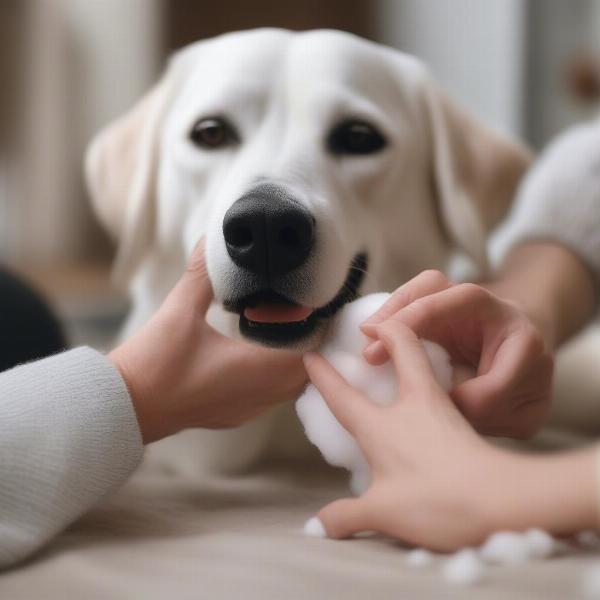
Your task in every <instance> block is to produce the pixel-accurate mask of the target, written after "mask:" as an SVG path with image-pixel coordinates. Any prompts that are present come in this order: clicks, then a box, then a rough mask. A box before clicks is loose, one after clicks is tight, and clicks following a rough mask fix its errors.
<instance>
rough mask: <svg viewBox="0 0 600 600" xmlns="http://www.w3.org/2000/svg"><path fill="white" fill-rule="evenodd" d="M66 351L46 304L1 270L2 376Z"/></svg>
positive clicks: (53, 317) (0, 333) (63, 340)
mask: <svg viewBox="0 0 600 600" xmlns="http://www.w3.org/2000/svg"><path fill="white" fill-rule="evenodd" d="M65 347H66V342H65V338H64V335H63V332H62V330H61V327H60V325H59V323H58V320H57V318H56V317H55V316H54V314H53V313H52V311H51V310H50V308H49V307H48V305H47V304H46V303H45V302H44V300H43V299H42V298H41V297H40V296H39V295H38V294H37V293H36V292H34V291H33V290H32V289H30V288H29V287H28V286H27V285H26V284H25V283H23V282H22V281H20V280H19V279H17V277H15V276H14V275H12V274H11V273H8V272H6V271H2V270H0V372H1V371H5V370H6V369H10V368H11V367H14V366H16V365H18V364H21V363H24V362H28V361H31V360H35V359H38V358H43V357H44V356H48V355H50V354H55V353H56V352H60V351H61V350H64V349H65Z"/></svg>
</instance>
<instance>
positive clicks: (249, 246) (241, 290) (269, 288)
mask: <svg viewBox="0 0 600 600" xmlns="http://www.w3.org/2000/svg"><path fill="white" fill-rule="evenodd" d="M315 234H316V232H315V219H314V217H313V215H312V214H311V213H310V211H309V210H308V209H307V208H306V207H305V206H304V205H302V204H301V203H300V202H298V201H297V200H296V199H295V198H294V197H293V196H291V195H290V194H289V192H287V191H286V190H285V189H283V188H281V187H279V186H277V185H273V184H262V185H259V186H257V187H256V188H254V189H253V190H251V191H250V192H248V193H247V194H245V195H244V196H242V197H241V198H240V199H239V200H237V201H236V202H235V203H234V204H233V205H232V206H231V208H230V209H229V210H228V211H227V213H226V214H225V217H224V219H223V237H224V240H225V245H226V248H227V253H228V254H229V257H230V258H231V260H232V262H233V263H234V264H235V265H236V267H237V268H238V269H239V275H238V276H237V277H236V279H237V285H236V289H235V291H234V290H232V292H233V294H232V296H231V297H230V298H228V299H226V300H225V301H224V307H225V309H226V310H229V311H231V312H235V313H237V314H239V319H240V321H239V328H240V332H241V333H242V335H243V336H244V337H246V338H249V339H252V340H255V341H258V342H261V343H263V344H267V345H271V346H290V345H297V344H299V343H300V342H302V341H306V340H307V339H309V338H311V337H312V336H313V335H314V334H315V333H316V330H317V329H318V328H319V326H320V325H321V324H323V323H324V322H325V321H327V320H329V318H330V317H331V316H333V314H335V312H337V310H338V309H339V308H340V307H341V306H343V305H344V304H345V303H346V302H348V301H350V300H353V299H354V297H355V296H356V294H357V292H358V288H359V287H360V283H361V281H362V278H363V276H364V273H365V270H366V267H367V257H366V255H364V254H359V255H357V256H356V257H355V258H354V260H353V261H352V263H351V264H350V265H349V270H348V274H347V278H346V281H345V282H344V285H343V286H342V288H341V289H340V290H339V293H338V294H337V295H336V296H335V298H333V299H332V300H331V301H330V302H329V303H328V304H327V305H326V306H322V307H314V306H313V307H309V306H303V305H301V304H299V303H298V302H297V300H296V298H295V297H300V296H301V295H302V293H303V292H304V291H305V286H306V285H310V278H311V273H312V268H311V265H310V264H309V263H310V259H311V257H312V254H313V250H314V247H315Z"/></svg>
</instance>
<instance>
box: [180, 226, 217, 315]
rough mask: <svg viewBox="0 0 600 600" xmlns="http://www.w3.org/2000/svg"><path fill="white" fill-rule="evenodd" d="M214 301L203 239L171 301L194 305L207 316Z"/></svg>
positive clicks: (195, 250) (189, 261)
mask: <svg viewBox="0 0 600 600" xmlns="http://www.w3.org/2000/svg"><path fill="white" fill-rule="evenodd" d="M212 299H213V290H212V285H211V283H210V278H209V276H208V271H207V268H206V256H205V238H202V239H201V240H200V241H199V242H198V245H197V246H196V248H195V249H194V252H193V253H192V256H191V257H190V259H189V260H188V263H187V268H186V270H185V273H184V274H183V275H182V276H181V278H180V279H179V281H178V282H177V284H176V285H175V287H174V288H173V290H172V291H171V293H170V294H169V300H170V301H171V302H174V303H183V305H185V304H192V305H193V306H194V308H195V309H197V310H198V311H199V312H200V314H202V315H205V314H206V311H207V310H208V307H209V306H210V303H211V301H212Z"/></svg>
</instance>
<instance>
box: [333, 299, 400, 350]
mask: <svg viewBox="0 0 600 600" xmlns="http://www.w3.org/2000/svg"><path fill="white" fill-rule="evenodd" d="M389 297H390V294H387V293H379V294H369V295H368V296H363V297H362V298H359V299H358V300H355V301H354V302H350V303H349V304H346V305H345V306H344V307H342V308H341V309H340V311H339V312H338V314H337V315H336V316H335V318H334V319H333V321H332V323H331V327H330V328H329V331H328V333H327V336H326V337H325V340H324V343H323V346H328V345H330V344H331V345H333V346H335V347H336V348H343V349H344V350H345V351H346V352H350V353H352V354H355V355H360V353H361V352H362V351H363V349H364V347H365V345H366V344H367V342H368V341H369V338H368V337H367V336H366V335H365V334H364V333H363V332H362V331H361V330H360V325H361V324H362V323H363V321H366V320H367V319H368V318H369V317H370V316H372V315H373V313H375V312H376V311H377V310H378V309H379V308H380V307H381V306H382V305H383V304H384V303H385V301H386V300H387V299H388V298H389Z"/></svg>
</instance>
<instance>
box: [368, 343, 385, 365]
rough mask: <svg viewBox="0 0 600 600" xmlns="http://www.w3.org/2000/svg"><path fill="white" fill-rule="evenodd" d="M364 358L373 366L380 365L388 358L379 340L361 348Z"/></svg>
mask: <svg viewBox="0 0 600 600" xmlns="http://www.w3.org/2000/svg"><path fill="white" fill-rule="evenodd" d="M363 357H364V359H365V360H366V361H367V362H368V363H369V364H370V365H373V366H374V367H377V366H378V365H382V364H383V363H385V362H387V361H388V359H389V358H390V357H389V356H388V353H387V351H386V349H385V346H384V345H383V342H382V341H381V340H375V341H374V342H371V343H370V344H368V345H367V346H366V347H365V349H364V350H363Z"/></svg>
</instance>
